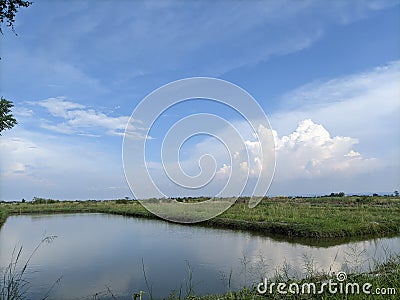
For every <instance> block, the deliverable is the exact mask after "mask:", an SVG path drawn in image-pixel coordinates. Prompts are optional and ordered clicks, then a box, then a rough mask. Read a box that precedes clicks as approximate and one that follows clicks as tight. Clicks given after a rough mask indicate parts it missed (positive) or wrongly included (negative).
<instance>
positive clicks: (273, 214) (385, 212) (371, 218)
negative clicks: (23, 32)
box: [0, 196, 400, 238]
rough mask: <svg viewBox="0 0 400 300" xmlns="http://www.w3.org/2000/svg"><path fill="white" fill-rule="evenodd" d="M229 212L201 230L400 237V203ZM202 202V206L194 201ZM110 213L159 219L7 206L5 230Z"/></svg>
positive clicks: (40, 204)
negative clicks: (32, 218) (51, 218)
mask: <svg viewBox="0 0 400 300" xmlns="http://www.w3.org/2000/svg"><path fill="white" fill-rule="evenodd" d="M241 200H242V201H241V202H240V203H235V204H234V205H233V206H232V207H230V208H229V209H228V210H227V211H226V212H224V213H223V214H221V215H219V216H218V217H216V218H213V219H211V220H208V221H205V222H202V223H199V224H196V226H198V225H200V226H209V227H219V228H230V229H240V230H250V231H256V232H259V233H266V234H267V233H270V234H281V235H285V236H291V237H306V238H339V237H361V236H366V235H368V236H386V235H393V234H399V233H400V198H399V197H382V196H381V197H379V196H378V197H372V196H351V197H350V196H349V197H318V198H287V197H274V198H264V199H263V200H262V201H261V202H260V204H259V205H258V206H257V207H255V208H253V209H250V208H248V206H247V204H246V203H243V202H245V201H246V199H245V198H244V199H241ZM191 201H196V200H191ZM38 213H40V214H41V213H43V214H52V213H109V214H118V215H124V216H133V217H144V218H157V217H156V216H154V215H153V214H151V213H150V212H148V211H147V210H146V209H145V208H144V207H143V206H142V205H141V204H140V203H138V202H137V201H133V200H114V201H54V200H46V199H37V201H33V202H26V203H21V202H17V203H4V202H3V203H1V204H0V224H2V222H4V221H5V220H6V218H7V216H8V215H12V214H38Z"/></svg>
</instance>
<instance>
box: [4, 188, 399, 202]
mask: <svg viewBox="0 0 400 300" xmlns="http://www.w3.org/2000/svg"><path fill="white" fill-rule="evenodd" d="M328 197H329V198H334V197H335V198H342V197H361V199H362V200H366V199H368V198H371V197H399V192H398V191H394V192H393V193H392V194H385V195H382V194H381V195H380V194H377V193H373V194H372V195H371V194H369V195H368V194H367V195H365V194H364V195H360V194H352V195H346V194H345V193H344V192H338V193H330V194H326V195H315V196H270V197H268V196H264V197H259V198H261V200H271V199H280V200H282V199H318V198H328ZM209 199H210V197H206V196H201V197H171V198H150V199H145V200H146V201H149V202H152V201H153V202H162V201H170V200H176V201H178V202H184V203H187V202H202V201H207V200H209ZM214 199H215V198H214ZM216 199H221V200H223V199H224V198H216ZM225 199H226V198H225ZM249 200H250V197H249V196H241V197H238V198H237V200H236V201H235V202H236V203H246V202H248V201H249ZM64 201H67V202H102V201H115V203H117V204H127V203H129V202H130V201H136V200H135V199H131V198H129V197H124V198H122V199H110V200H56V199H50V198H42V197H33V199H32V201H26V200H25V199H24V198H23V199H22V200H21V201H1V200H0V203H18V202H22V203H31V204H51V203H57V202H64Z"/></svg>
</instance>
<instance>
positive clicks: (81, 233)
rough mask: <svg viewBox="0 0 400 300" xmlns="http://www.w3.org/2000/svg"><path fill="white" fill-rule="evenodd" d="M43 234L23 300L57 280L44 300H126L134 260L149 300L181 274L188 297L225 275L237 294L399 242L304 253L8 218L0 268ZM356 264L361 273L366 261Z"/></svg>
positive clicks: (242, 236)
mask: <svg viewBox="0 0 400 300" xmlns="http://www.w3.org/2000/svg"><path fill="white" fill-rule="evenodd" d="M50 235H56V236H57V238H56V239H55V240H54V241H53V242H52V243H50V244H43V245H42V246H41V247H40V249H39V250H38V251H37V252H36V254H35V255H34V256H33V258H32V260H31V263H30V264H29V273H28V279H29V281H30V283H31V288H30V290H29V296H28V298H29V299H36V298H40V297H41V296H42V297H43V296H44V295H45V293H46V292H47V291H48V290H49V288H50V286H51V285H52V284H53V283H54V282H55V281H56V280H57V279H58V278H59V277H61V276H62V278H61V280H60V282H59V284H57V285H56V286H55V288H54V289H53V290H52V292H51V297H50V298H51V299H84V298H87V299H90V298H93V296H94V295H95V294H96V293H102V292H104V291H106V290H107V287H108V288H110V289H111V290H112V291H113V293H114V294H115V295H116V296H117V297H121V298H122V299H123V298H126V299H132V298H130V295H132V293H134V292H139V291H140V290H143V291H147V288H146V284H145V280H144V276H143V268H142V267H143V265H142V260H143V262H144V267H145V271H146V275H147V279H148V282H149V284H150V285H151V286H152V290H153V296H154V297H159V298H160V297H167V296H168V295H169V294H170V293H171V292H172V291H173V290H176V291H179V289H182V293H183V295H184V294H185V293H186V290H187V287H188V286H189V275H188V274H189V270H191V272H192V275H193V279H192V286H193V289H194V291H195V292H196V294H208V293H223V292H225V291H226V290H227V279H226V278H227V277H229V273H230V272H231V270H232V282H231V287H232V288H240V287H243V285H245V284H246V283H247V284H248V283H251V282H258V281H259V280H258V279H259V278H261V276H263V275H264V274H266V275H272V274H273V273H274V271H275V270H276V268H279V267H282V266H283V264H284V263H285V262H286V263H288V264H290V265H291V270H292V271H293V272H301V271H302V270H304V264H305V261H306V260H307V259H306V257H308V258H309V259H310V258H312V259H313V260H314V264H315V266H317V267H318V268H320V269H324V270H329V269H330V268H331V269H332V270H337V271H338V270H343V269H345V268H346V266H347V267H350V268H351V267H354V265H359V264H360V262H362V261H364V260H365V259H367V258H375V259H380V258H382V257H383V256H385V252H392V253H399V252H400V237H394V238H382V239H374V240H367V241H362V242H350V243H347V244H344V245H339V246H331V247H326V246H322V244H321V245H319V246H305V245H301V244H296V243H293V242H289V241H282V240H276V239H272V238H269V237H264V236H257V235H254V234H251V233H246V232H240V231H231V230H222V229H211V228H203V227H196V226H182V225H178V224H173V223H167V222H163V221H157V220H146V219H137V218H128V217H123V216H116V215H106V214H58V215H33V216H26V215H25V216H11V217H8V219H7V221H6V223H5V224H4V225H3V227H2V228H1V230H0V266H5V265H7V264H8V263H9V262H10V258H11V254H12V252H13V249H14V248H15V247H17V248H18V247H20V246H23V258H22V261H25V260H26V259H27V257H28V256H29V254H30V253H31V252H32V251H33V249H34V248H35V246H36V245H37V244H38V243H39V242H40V240H41V239H42V238H43V237H45V236H50ZM335 257H336V258H335ZM357 260H358V262H357ZM189 265H190V268H189V267H188V266H189ZM363 265H364V267H366V268H367V267H368V263H367V262H365V263H364V264H363ZM104 298H107V297H103V296H102V297H101V299H104ZM144 299H149V295H148V293H146V294H145V297H144Z"/></svg>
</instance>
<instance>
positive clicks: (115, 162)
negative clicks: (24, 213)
mask: <svg viewBox="0 0 400 300" xmlns="http://www.w3.org/2000/svg"><path fill="white" fill-rule="evenodd" d="M14 136H18V137H14ZM119 162H120V155H119V153H118V154H116V155H112V154H108V153H106V152H104V151H103V150H102V149H99V148H98V145H97V144H95V143H90V142H82V141H80V142H79V143H78V142H77V141H75V140H73V138H70V139H68V140H65V139H60V138H58V137H57V136H52V135H49V134H46V135H43V134H38V133H33V132H29V131H25V130H22V129H20V128H14V129H13V130H12V131H10V132H7V133H6V134H4V135H3V136H2V139H1V170H0V171H1V172H0V177H1V188H0V191H1V193H0V199H7V200H14V199H21V198H23V197H24V198H25V199H31V198H32V197H33V196H41V197H49V198H59V199H74V198H76V199H90V198H92V199H93V198H100V199H101V198H104V197H107V196H108V197H110V198H115V197H118V196H126V195H129V191H128V188H127V187H126V186H125V189H121V190H119V191H118V193H115V192H112V191H111V190H110V189H107V188H106V187H108V186H110V185H112V186H124V185H125V180H124V177H123V172H122V167H121V166H120V164H119Z"/></svg>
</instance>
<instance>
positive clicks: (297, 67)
mask: <svg viewBox="0 0 400 300" xmlns="http://www.w3.org/2000/svg"><path fill="white" fill-rule="evenodd" d="M15 29H16V32H17V33H18V36H15V35H14V34H13V33H12V32H11V30H8V28H3V31H4V35H3V36H1V58H2V59H1V61H0V66H1V69H0V70H1V73H0V83H1V85H0V89H1V95H2V96H3V97H5V98H7V99H10V100H12V101H13V102H14V104H15V109H14V113H15V116H16V117H17V119H18V122H19V124H18V125H17V126H16V127H15V128H13V129H12V130H10V131H7V132H4V133H3V135H2V137H1V138H0V139H1V140H0V141H1V157H0V158H1V161H0V172H1V173H0V176H1V177H0V178H1V183H0V184H1V186H0V198H1V199H6V200H15V199H21V198H25V199H31V198H32V197H33V196H41V197H49V198H59V199H110V198H118V197H124V196H130V197H132V194H131V192H130V190H129V187H128V185H127V183H126V180H125V177H124V171H123V166H122V158H121V149H122V140H123V132H124V129H125V126H126V123H127V121H128V119H129V116H130V115H131V114H132V112H133V110H134V108H135V107H136V106H137V105H138V104H139V103H140V101H141V100H142V99H143V98H144V97H145V96H146V95H148V94H149V93H151V92H152V91H153V90H155V89H157V88H158V87H160V86H162V85H165V84H167V83H169V82H171V81H175V80H179V79H182V78H187V77H197V76H206V77H216V78H219V79H223V80H227V81H230V82H232V83H234V84H236V85H238V86H240V87H242V88H243V89H245V90H246V91H247V92H248V93H250V94H251V95H252V96H253V97H254V98H255V99H256V101H257V102H258V103H259V105H260V106H261V107H262V109H263V110H264V111H265V113H266V115H267V116H268V118H269V121H270V124H271V127H272V129H273V132H274V136H275V147H276V172H275V177H274V180H273V182H272V184H271V188H270V191H269V194H271V195H277V194H283V195H296V194H321V193H322V194H325V193H330V192H332V191H345V192H347V193H353V192H357V193H373V192H390V193H391V192H393V191H394V190H395V189H397V190H398V189H399V188H400V172H399V167H400V154H399V153H400V152H399V151H400V138H399V137H400V121H399V116H400V85H399V79H400V58H399V56H400V2H399V1H268V0H266V1H257V2H256V1H102V0H101V1H96V2H93V1H61V0H59V1H45V0H38V1H35V2H34V3H33V4H32V5H31V7H29V8H26V9H21V10H20V12H19V13H18V15H17V17H16V22H15ZM194 113H213V114H216V115H219V116H221V117H224V118H226V119H227V120H229V121H230V122H231V123H232V124H234V125H235V126H236V127H240V128H242V127H243V126H245V125H244V124H245V122H243V120H240V118H239V116H238V115H237V114H236V113H234V112H232V111H230V110H229V109H227V108H226V107H223V106H221V105H218V103H214V102H212V101H207V100H204V99H203V101H202V100H201V99H198V100H197V101H196V100H193V101H188V102H185V103H181V104H180V105H176V106H174V107H171V108H170V109H169V110H168V111H166V112H164V113H163V117H160V118H159V119H158V120H157V122H156V123H155V124H154V126H153V127H152V128H151V131H150V137H151V139H150V138H148V140H147V142H148V146H147V148H146V151H147V157H149V158H151V159H149V161H148V163H149V164H150V165H151V166H152V168H151V169H152V170H153V171H151V172H152V175H153V176H154V177H153V180H154V181H155V182H156V183H157V184H158V185H159V186H160V189H161V190H162V191H163V193H164V194H165V195H166V196H179V195H201V194H209V195H212V194H213V193H215V191H216V190H218V188H220V186H219V184H218V182H217V183H216V184H215V185H210V186H209V187H208V189H205V190H197V191H182V189H176V187H174V186H173V184H171V182H170V181H168V179H166V178H165V174H164V173H163V172H161V171H160V157H159V156H160V154H159V153H160V147H161V144H162V140H163V136H164V135H165V133H166V131H167V130H168V128H170V127H171V126H172V125H173V124H174V123H175V122H177V121H179V120H180V119H181V118H183V117H185V116H188V115H191V114H194ZM136 121H137V122H138V123H137V124H140V120H136ZM196 126H198V125H196ZM196 126H195V127H196ZM137 128H138V132H137V134H138V137H142V138H145V137H146V130H145V128H140V126H139V125H138V126H137ZM223 131H224V128H221V132H223ZM245 140H246V142H247V144H246V145H247V146H249V145H252V144H251V143H252V142H253V141H252V139H251V138H248V139H245ZM210 149H212V152H213V154H214V155H215V156H216V157H217V156H219V154H220V152H221V153H222V152H224V150H223V147H221V144H219V145H218V142H217V141H216V140H215V139H213V138H210V137H209V136H206V135H199V136H197V137H195V138H193V139H192V140H189V141H187V142H186V143H185V144H184V145H183V148H182V151H181V153H179V155H180V157H181V159H182V160H183V161H184V165H185V166H186V168H187V172H188V173H191V172H192V173H193V172H194V173H193V174H195V173H196V171H195V170H197V168H198V164H197V163H198V159H199V157H200V156H201V155H203V154H206V153H207V152H208V151H210ZM219 149H221V150H219ZM249 149H250V148H249V147H247V151H249ZM250 150H251V149H250ZM171 151H172V150H171ZM256 152H257V151H253V152H251V151H250V152H249V153H250V159H251V160H253V161H255V160H256V158H257V153H256ZM228 156H229V155H228ZM228 158H229V157H226V156H223V155H221V158H218V159H217V161H216V165H215V168H216V172H217V175H218V174H219V175H220V176H223V175H224V174H225V173H226V171H228V170H229V168H230V167H232V166H231V165H230V163H231V164H232V162H230V161H229V159H228ZM237 163H243V161H238V162H237ZM138 168H139V166H138ZM249 168H250V169H251V167H249ZM250 171H251V170H250ZM252 180H254V178H253V179H252ZM138 184H140V180H139V179H138ZM146 196H148V197H152V196H154V195H152V193H151V192H150V191H149V194H148V195H146Z"/></svg>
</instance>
